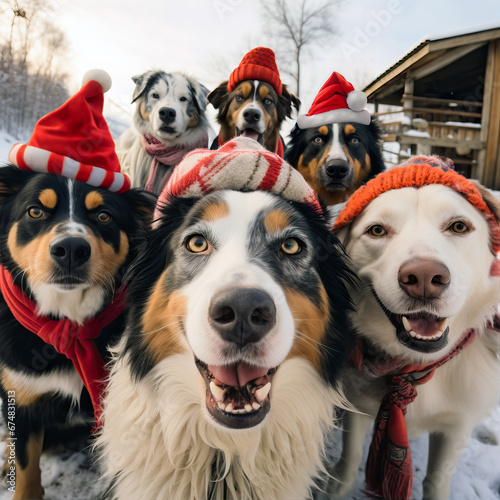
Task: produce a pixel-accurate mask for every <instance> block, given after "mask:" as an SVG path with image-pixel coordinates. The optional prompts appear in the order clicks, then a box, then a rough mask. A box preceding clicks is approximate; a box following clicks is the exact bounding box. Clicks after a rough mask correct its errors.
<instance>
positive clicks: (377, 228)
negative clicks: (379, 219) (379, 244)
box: [367, 224, 387, 238]
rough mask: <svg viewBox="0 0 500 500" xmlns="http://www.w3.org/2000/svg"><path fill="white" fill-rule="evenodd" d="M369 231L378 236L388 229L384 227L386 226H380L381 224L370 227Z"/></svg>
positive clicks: (385, 232)
mask: <svg viewBox="0 0 500 500" xmlns="http://www.w3.org/2000/svg"><path fill="white" fill-rule="evenodd" d="M367 232H368V234H370V235H371V236H375V237H376V238H378V237H380V236H384V235H385V234H387V231H386V230H385V229H384V227H383V226H380V225H379V224H375V225H374V226H371V227H370V228H368V231H367Z"/></svg>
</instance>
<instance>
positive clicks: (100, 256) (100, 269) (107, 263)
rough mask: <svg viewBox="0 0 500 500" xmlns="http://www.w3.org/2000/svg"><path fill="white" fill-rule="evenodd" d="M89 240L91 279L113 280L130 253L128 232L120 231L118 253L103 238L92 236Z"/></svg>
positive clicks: (100, 280) (99, 280)
mask: <svg viewBox="0 0 500 500" xmlns="http://www.w3.org/2000/svg"><path fill="white" fill-rule="evenodd" d="M88 242H89V244H90V248H91V255H92V257H91V264H90V276H91V279H92V280H94V281H98V282H102V280H103V277H104V278H108V279H109V280H112V278H113V276H114V275H115V274H116V272H117V271H118V269H119V268H120V266H121V265H122V264H123V263H124V262H125V259H126V258H127V255H128V250H129V241H128V237H127V235H126V233H125V232H123V231H120V249H119V251H118V253H116V252H115V249H114V248H113V247H112V246H111V245H110V244H108V243H106V242H105V241H104V240H102V239H101V238H97V237H91V238H89V239H88Z"/></svg>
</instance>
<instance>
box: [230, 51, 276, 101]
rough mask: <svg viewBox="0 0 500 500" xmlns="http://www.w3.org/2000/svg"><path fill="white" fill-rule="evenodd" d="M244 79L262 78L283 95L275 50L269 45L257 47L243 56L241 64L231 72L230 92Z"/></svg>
mask: <svg viewBox="0 0 500 500" xmlns="http://www.w3.org/2000/svg"><path fill="white" fill-rule="evenodd" d="M244 80H262V81H263V82H267V83H269V84H270V85H272V87H273V88H274V90H276V92H277V94H278V95H281V92H282V90H283V85H282V84H281V80H280V74H279V72H278V66H276V59H275V57H274V52H273V51H272V50H271V49H268V48H267V47H257V48H255V49H252V50H251V51H250V52H248V54H245V56H243V59H242V60H241V62H240V65H239V66H238V67H237V68H236V69H235V70H234V71H233V72H232V73H231V76H230V77H229V81H228V82H227V90H228V92H232V91H233V90H234V89H235V88H236V85H238V83H240V82H243V81H244Z"/></svg>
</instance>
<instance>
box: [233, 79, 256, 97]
mask: <svg viewBox="0 0 500 500" xmlns="http://www.w3.org/2000/svg"><path fill="white" fill-rule="evenodd" d="M234 90H236V91H238V94H243V96H244V97H245V99H248V96H249V95H250V94H251V93H252V84H251V83H250V82H243V83H241V84H240V85H238V86H237V87H236V88H235V89H234Z"/></svg>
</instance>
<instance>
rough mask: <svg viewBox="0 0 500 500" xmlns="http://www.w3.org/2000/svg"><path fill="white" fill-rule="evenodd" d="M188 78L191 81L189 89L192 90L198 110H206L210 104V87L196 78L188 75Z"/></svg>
mask: <svg viewBox="0 0 500 500" xmlns="http://www.w3.org/2000/svg"><path fill="white" fill-rule="evenodd" d="M186 80H187V81H188V82H189V91H190V92H191V97H192V99H193V103H194V105H195V106H196V108H197V109H198V112H204V111H205V110H206V109H207V105H208V99H207V95H208V89H207V88H206V87H205V85H202V84H201V83H199V82H197V81H196V80H192V79H191V78H188V77H186Z"/></svg>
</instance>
